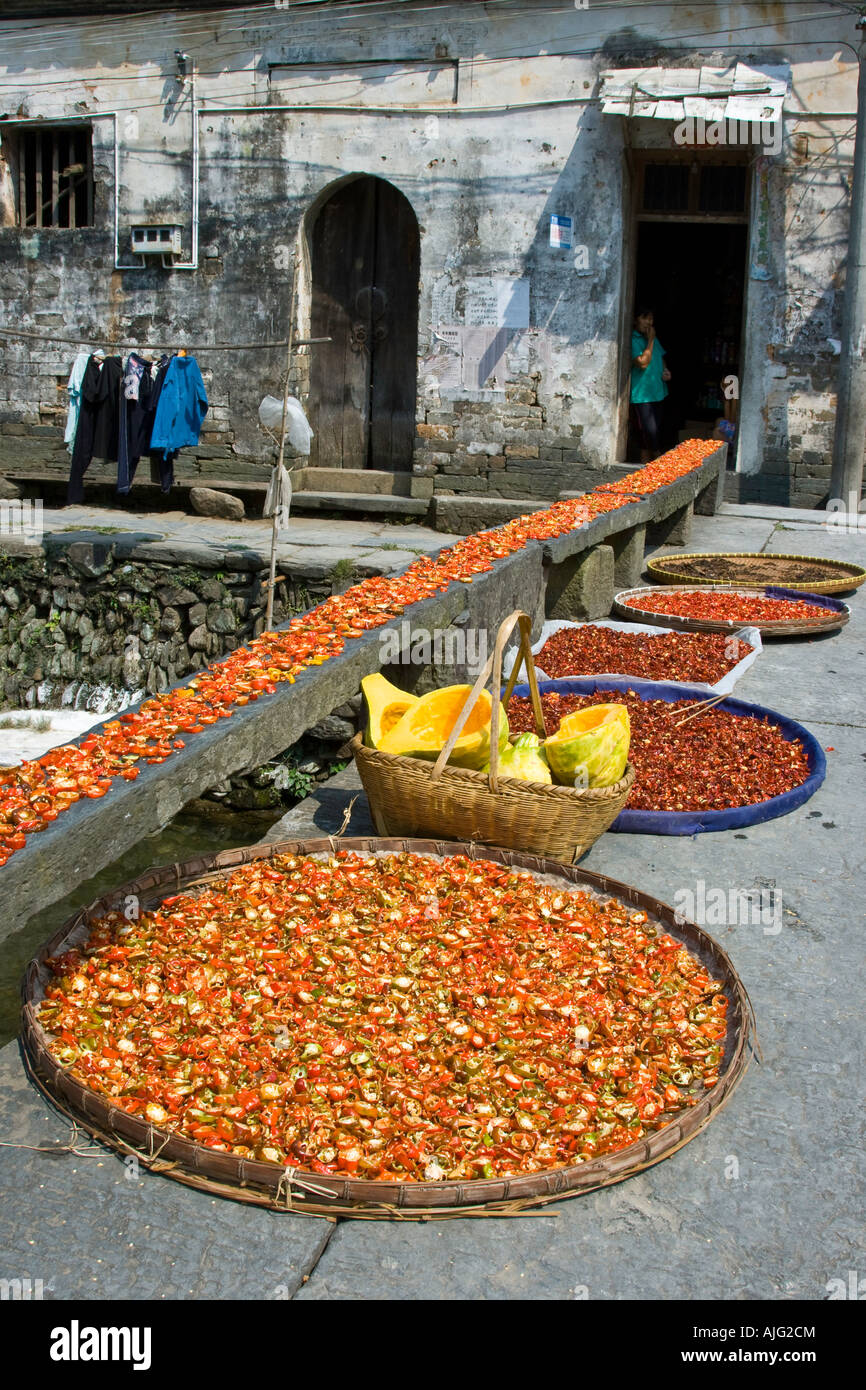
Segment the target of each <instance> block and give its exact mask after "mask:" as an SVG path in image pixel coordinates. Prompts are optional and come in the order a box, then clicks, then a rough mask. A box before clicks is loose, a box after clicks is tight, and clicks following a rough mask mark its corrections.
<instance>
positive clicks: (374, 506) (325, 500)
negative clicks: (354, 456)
mask: <svg viewBox="0 0 866 1390" xmlns="http://www.w3.org/2000/svg"><path fill="white" fill-rule="evenodd" d="M429 508H430V503H429V501H428V500H427V499H426V498H425V497H392V496H389V495H387V494H382V493H375V492H338V493H333V492H306V491H304V492H295V493H293V494H292V511H293V512H352V513H357V512H361V513H363V514H365V515H369V516H376V515H379V516H426V515H427V513H428V511H429Z"/></svg>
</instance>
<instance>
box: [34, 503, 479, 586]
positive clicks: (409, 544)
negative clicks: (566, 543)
mask: <svg viewBox="0 0 866 1390" xmlns="http://www.w3.org/2000/svg"><path fill="white" fill-rule="evenodd" d="M42 525H43V528H44V530H45V533H46V535H47V534H52V535H55V536H57V537H58V538H62V537H63V536H64V535H70V534H71V533H72V532H74V531H77V530H82V531H87V530H96V531H97V532H98V534H99V535H100V536H102V537H104V538H105V539H106V540H111V535H110V532H121V533H127V534H128V533H137V534H138V535H139V536H140V537H141V541H142V544H143V545H146V546H150V545H154V546H159V545H160V544H162V545H165V544H166V543H168V544H170V545H174V546H175V547H177V546H180V545H183V546H190V547H192V548H194V549H202V548H203V549H205V550H208V549H212V550H217V551H225V550H227V549H237V548H241V549H244V550H250V551H253V552H255V553H256V554H258V555H259V556H260V557H261V558H263V559H268V558H269V556H270V546H271V523H270V520H262V519H254V520H248V521H241V522H232V521H223V520H220V519H216V518H211V517H204V516H193V515H190V514H188V513H187V512H180V511H178V512H142V513H136V512H130V511H125V510H123V511H122V510H120V509H117V510H114V509H112V508H110V507H85V506H76V507H45V508H44V509H43V512H42ZM458 539H459V537H457V536H450V535H446V534H444V533H443V532H441V531H433V530H431V529H430V528H428V527H426V526H419V525H417V524H412V525H409V526H400V525H389V524H388V522H386V521H369V520H364V521H347V520H345V519H343V518H333V519H330V520H329V519H321V520H317V519H315V518H313V517H302V516H292V517H291V518H290V520H289V527H288V531H287V533H286V535H285V536H283V537H281V538H280V540H279V543H278V546H277V558H278V561H279V562H280V563H281V564H282V565H294V566H297V567H298V568H300V569H303V568H305V567H306V562H308V561H310V560H313V561H317V562H319V564H320V565H321V564H322V563H323V562H325V568H323V569H322V573H326V572H327V568H328V567H331V568H332V567H333V566H334V565H335V564H337V562H338V561H339V560H350V561H357V562H359V563H360V562H364V563H365V565H367V566H369V565H370V559H369V557H370V555H372V554H373V553H374V552H375V555H376V560H375V562H374V568H373V569H372V570H370V571H369V572H371V573H377V574H378V573H384V572H387V571H391V570H399V569H403V568H405V566H406V565H407V564H411V562H412V560H413V559H415V557H416V555H418V554H436V553H437V552H438V551H440V550H441V549H442V548H443V546H446V545H451V544H453V542H454V541H456V540H458ZM383 547H387V548H386V549H383ZM407 551H408V552H411V553H409V554H406V553H405V552H407ZM154 558H159V557H158V556H154ZM196 558H198V557H196ZM327 562H329V565H328V563H327Z"/></svg>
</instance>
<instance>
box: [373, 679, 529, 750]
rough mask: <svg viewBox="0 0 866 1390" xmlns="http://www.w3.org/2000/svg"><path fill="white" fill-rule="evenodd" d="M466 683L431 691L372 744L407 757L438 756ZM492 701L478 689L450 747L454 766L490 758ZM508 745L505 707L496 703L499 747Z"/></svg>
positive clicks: (461, 703) (463, 700) (467, 688)
mask: <svg viewBox="0 0 866 1390" xmlns="http://www.w3.org/2000/svg"><path fill="white" fill-rule="evenodd" d="M471 689H472V687H471V686H469V685H446V686H445V687H444V688H443V689H442V690H431V691H430V693H429V695H422V696H421V698H420V700H418V701H416V703H415V704H414V705H413V706H412V708H411V709H409V710H407V712H406V713H405V714H404V715H403V718H402V719H401V720H400V721H399V723H397V724H395V725H394V727H393V728H392V729H391V730H390V732H389V733H387V734H385V735H384V737H383V738H382V740H381V742H380V743H378V744H377V745H376V746H377V747H378V748H381V750H382V752H383V753H398V754H402V755H403V756H404V757H409V758H431V759H434V760H435V759H436V758H438V756H439V754H440V753H441V752H442V749H443V748H444V747H445V744H446V743H447V742H448V735H449V734H450V732H451V730H452V729H453V728H454V725H455V724H456V723H457V718H458V715H459V714H460V711H461V710H462V709H463V706H464V704H465V703H466V697H467V695H468V694H469V692H470V691H471ZM492 708H493V702H492V700H491V698H490V695H489V693H488V692H487V691H486V690H482V692H481V694H480V695H479V697H478V699H477V700H476V701H475V704H474V705H473V707H472V710H471V711H470V714H469V718H468V719H467V721H466V723H465V724H464V725H463V731H462V733H461V734H460V737H459V738H458V740H457V742H456V744H455V745H454V749H453V751H452V753H451V756H450V758H449V759H448V761H449V763H450V764H453V765H454V766H455V767H468V768H475V769H476V770H477V769H479V768H481V767H483V766H484V764H485V763H486V762H487V760H488V759H489V757H490V715H491V711H492ZM507 744H508V719H507V717H506V714H505V709H504V707H503V706H502V705H500V706H499V750H500V752H502V751H503V750H504V749H505V748H506V746H507Z"/></svg>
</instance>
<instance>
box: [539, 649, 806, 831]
mask: <svg viewBox="0 0 866 1390" xmlns="http://www.w3.org/2000/svg"><path fill="white" fill-rule="evenodd" d="M538 688H539V690H540V691H541V693H542V695H544V694H545V693H549V694H557V695H593V694H595V692H596V691H598V690H620V691H623V692H625V691H628V690H633V691H634V693H635V694H636V695H640V696H642V697H643V698H644V699H645V700H666V701H667V702H668V704H673V703H675V702H676V701H677V700H688V699H695V700H705V699H706V698H707V695H706V691H704V690H696V689H695V688H694V687H693V686H688V685H672V684H669V683H668V682H666V681H641V680H628V681H621V680H620V681H611V680H596V679H595V678H594V677H592V676H584V677H583V678H579V677H572V678H570V679H566V680H557V681H539V683H538ZM514 694H515V695H523V696H525V697H527V698H528V696H529V686H528V685H517V686H515V687H514ZM713 708H714V709H721V710H727V711H728V713H729V714H736V715H740V716H741V717H742V718H744V719H770V720H771V722H772V723H773V724H776V725H777V726H778V728H779V731H780V732H781V734H782V737H783V738H786V739H787V740H788V741H789V742H790V743H793V742H794V740H795V739H799V740H800V742H801V743H802V744H803V747H804V749H805V752H806V757H807V758H808V761H809V776H808V777H807V778H806V781H805V782H803V783H802V785H801V786H799V787H794V789H793V791H789V792H783V794H782V795H781V796H774V797H771V798H770V800H769V801H759V802H757V803H756V804H755V805H754V806H734V807H732V808H731V809H730V810H728V811H630V810H629V809H628V807H626V809H625V810H624V811H620V813H619V815H618V816H617V818H616V820H615V821H614V823H613V825H612V826H611V827H610V828H611V830H622V831H625V832H626V833H627V834H630V835H698V834H700V833H701V831H703V830H739V829H740V828H741V827H742V826H746V825H760V823H761V821H765V820H775V819H776V817H777V816H786V815H787V814H788V812H789V811H793V810H795V809H796V808H797V807H798V806H802V805H803V802H804V801H808V800H809V798H810V797H811V796H814V794H815V792H816V791H817V790H818V788H819V787H820V785H821V783H822V782H823V780H824V777H825V776H826V773H827V759H826V758H825V757H824V750H823V748H822V747H821V745H820V743H819V742H818V740H817V739H816V738H815V736H814V734H810V733H809V730H808V729H804V728H803V725H802V724H798V723H797V722H796V721H795V720H793V719H788V718H787V716H786V715H784V714H778V713H777V712H776V711H775V710H772V709H766V708H765V707H764V706H763V705H753V704H749V703H748V702H747V701H745V700H736V699H733V698H729V699H726V700H721V701H720V702H719V704H717V705H714V706H713Z"/></svg>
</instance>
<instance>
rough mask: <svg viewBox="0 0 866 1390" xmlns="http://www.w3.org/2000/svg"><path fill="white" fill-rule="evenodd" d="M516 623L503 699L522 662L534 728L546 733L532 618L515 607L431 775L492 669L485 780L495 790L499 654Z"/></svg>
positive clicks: (436, 773)
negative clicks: (515, 649) (514, 652)
mask: <svg viewBox="0 0 866 1390" xmlns="http://www.w3.org/2000/svg"><path fill="white" fill-rule="evenodd" d="M518 623H519V624H520V652H519V655H518V658H517V661H516V662H515V664H514V669H513V671H512V672H511V675H510V677H509V680H508V686H507V688H506V691H505V696H504V703H505V704H507V703H508V701H509V699H510V698H511V692H512V690H513V689H514V686H515V685H516V683H517V676H518V673H519V671H520V668H521V666H524V665H525V666H526V672H527V675H528V677H529V690H530V696H531V699H532V709H533V712H534V714H535V723H536V728H537V731H538V734H539V737H540V738H544V737H545V727H544V713H543V711H542V708H541V696H540V695H539V692H538V678H537V677H536V674H535V662H534V660H533V656H532V649H531V645H530V643H531V635H532V620H531V618H530V617H529V615H528V614H527V613H522V612H521V611H520V609H515V611H514V612H513V613H510V614H509V616H508V617H507V618H506V619H505V621H504V622H502V623H501V624H500V626H499V631H498V632H497V634H496V643H495V645H494V648H493V652H492V654H491V655H490V656H489V657H488V658H487V661H486V662H485V664H484V669H483V670H482V671H481V673H480V674H479V676H478V679H477V680H476V682H475V684H474V686H473V687H472V689H471V690H470V692H469V694H468V695H467V697H466V702H465V704H464V706H463V708H462V710H461V711H460V714H459V715H458V716H457V721H456V723H455V724H454V727H453V729H452V730H451V733H450V734H449V735H448V738H447V740H446V742H445V747H444V748H443V749H442V752H441V753H440V754H439V757H438V758H437V759H436V763H435V765H434V768H433V772H432V776H433V778H434V779H435V778H438V777H440V776H441V774H442V769H443V768H444V766H445V764H446V763H447V762H448V759H449V758H450V756H451V754H452V752H453V750H454V745H455V744H456V742H457V740H458V738H459V737H460V734H461V733H462V731H463V727H464V725H465V723H466V721H467V719H468V718H469V715H470V713H471V711H472V710H473V709H474V707H475V702H476V700H477V699H478V697H479V695H480V694H481V691H482V690H483V689H484V688H485V686H486V684H487V680H488V677H489V676H490V674H491V671H492V673H493V679H492V681H491V687H490V695H491V712H490V772H489V774H488V781H489V785H490V790H491V791H494V792H495V791H498V789H499V780H498V772H499V696H500V691H501V689H502V655H503V652H504V650H505V644H506V643H507V641H508V639H509V637H510V636H511V634H512V632H513V631H514V628H515V626H516V625H517V624H518Z"/></svg>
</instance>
